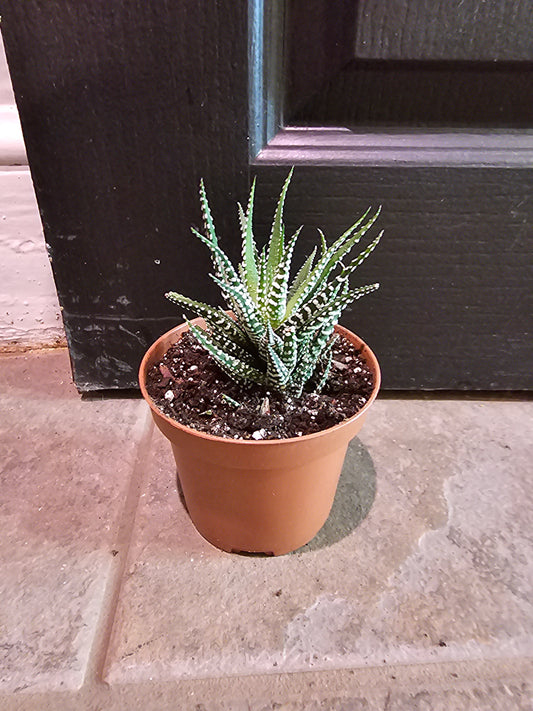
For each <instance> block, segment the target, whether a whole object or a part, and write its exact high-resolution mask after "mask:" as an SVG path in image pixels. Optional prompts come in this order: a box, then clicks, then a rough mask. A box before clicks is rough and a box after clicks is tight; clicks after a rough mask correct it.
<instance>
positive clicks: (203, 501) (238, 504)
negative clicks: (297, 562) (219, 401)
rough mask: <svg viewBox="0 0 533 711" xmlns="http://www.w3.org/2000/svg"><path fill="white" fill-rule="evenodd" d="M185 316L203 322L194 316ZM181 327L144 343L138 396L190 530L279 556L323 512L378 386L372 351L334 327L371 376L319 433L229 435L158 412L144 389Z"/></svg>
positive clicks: (233, 547)
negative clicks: (369, 385) (167, 446)
mask: <svg viewBox="0 0 533 711" xmlns="http://www.w3.org/2000/svg"><path fill="white" fill-rule="evenodd" d="M193 323H196V324H198V325H200V326H202V325H203V321H202V319H195V320H194V321H193ZM187 330H188V326H187V324H181V325H180V326H177V327H176V328H174V329H172V330H171V331H168V333H165V334H164V335H162V336H161V337H160V338H158V340H157V341H155V343H154V344H153V345H152V346H151V347H150V348H149V349H148V351H147V352H146V354H145V356H144V358H143V360H142V363H141V366H140V370H139V385H140V388H141V392H142V395H143V397H144V399H145V400H146V402H147V403H148V405H149V406H150V408H151V411H152V416H153V418H154V421H155V424H156V425H157V427H158V428H159V429H160V430H161V432H162V433H163V434H164V435H165V437H166V438H167V439H168V440H169V441H170V443H171V445H172V451H173V453H174V458H175V460H176V466H177V469H178V473H179V479H180V483H181V487H182V490H183V496H184V498H185V502H186V506H187V509H188V511H189V515H190V517H191V519H192V522H193V523H194V525H195V526H196V528H197V530H198V531H199V532H200V533H201V534H202V536H204V538H206V539H207V540H208V541H209V542H210V543H212V544H213V545H215V546H217V547H218V548H221V549H222V550H225V551H229V552H249V553H264V554H267V555H282V554H284V553H289V552H291V551H293V550H295V549H297V548H300V547H301V546H303V545H304V544H306V543H308V542H309V541H310V540H311V539H312V538H313V537H314V536H315V535H316V533H317V532H318V531H319V530H320V529H321V528H322V526H323V525H324V523H325V521H326V519H327V518H328V516H329V513H330V511H331V507H332V504H333V499H334V497H335V491H336V489H337V483H338V481H339V476H340V473H341V470H342V465H343V462H344V458H345V456H346V450H347V448H348V444H349V442H350V441H351V440H352V439H353V437H355V436H356V435H357V433H358V432H359V430H360V429H361V427H362V425H363V422H364V420H365V417H366V414H367V412H368V409H369V408H370V406H371V405H372V403H373V401H374V400H375V398H376V396H377V393H378V390H379V386H380V380H381V378H380V370H379V365H378V361H377V359H376V356H375V355H374V354H373V353H372V351H371V350H370V348H369V347H368V346H367V345H366V344H365V343H364V342H363V341H362V340H361V339H360V338H359V337H358V336H356V335H355V334H353V333H351V331H348V330H347V329H345V328H343V327H342V326H337V327H336V329H335V330H336V332H337V333H339V334H340V335H341V336H344V337H345V338H346V339H347V340H349V341H350V342H351V343H352V344H353V345H354V346H355V348H357V349H358V350H360V351H361V357H362V358H364V360H365V361H366V362H367V364H368V366H369V367H370V369H371V370H372V373H373V375H374V388H373V390H372V394H371V396H370V397H369V399H368V402H367V403H366V404H365V405H364V407H363V408H362V409H361V410H359V412H357V413H356V414H355V415H353V416H352V417H350V418H349V419H347V420H344V421H343V422H341V423H339V424H338V425H335V426H334V427H330V428H329V429H327V430H323V431H321V432H315V433H313V434H309V435H304V436H302V437H297V438H291V439H280V440H259V441H256V440H232V439H225V438H223V437H215V436H213V435H209V434H206V433H205V432H198V431H196V430H193V429H191V428H190V427H186V426H185V425H182V424H181V423H179V422H177V421H175V420H173V419H171V418H170V417H167V416H166V415H164V414H163V413H162V412H161V411H160V410H159V409H158V408H157V406H156V405H155V403H154V402H153V401H152V399H151V398H150V396H149V395H148V392H147V390H146V376H147V373H148V371H149V370H150V368H151V367H152V366H153V365H154V364H156V363H158V362H159V361H160V360H161V359H162V357H163V355H164V354H165V353H166V351H167V350H168V349H169V348H170V346H171V345H172V344H174V343H176V341H178V340H179V339H180V338H181V336H182V334H183V333H184V332H185V331H187Z"/></svg>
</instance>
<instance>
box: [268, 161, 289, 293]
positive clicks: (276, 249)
mask: <svg viewBox="0 0 533 711" xmlns="http://www.w3.org/2000/svg"><path fill="white" fill-rule="evenodd" d="M293 172H294V168H291V169H290V172H289V175H288V176H287V179H286V180H285V183H284V184H283V188H282V189H281V194H280V196H279V200H278V204H277V207H276V212H275V213H274V220H273V222H272V231H271V233H270V242H269V248H268V259H267V274H268V283H269V284H270V283H271V281H272V278H273V276H274V274H275V272H276V269H277V268H278V264H279V263H280V262H281V260H282V258H283V246H284V245H283V206H284V203H285V195H286V194H287V190H288V189H289V183H290V182H291V178H292V174H293Z"/></svg>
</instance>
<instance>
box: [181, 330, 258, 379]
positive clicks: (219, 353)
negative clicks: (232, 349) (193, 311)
mask: <svg viewBox="0 0 533 711" xmlns="http://www.w3.org/2000/svg"><path fill="white" fill-rule="evenodd" d="M187 323H188V324H189V329H190V330H191V333H192V334H193V335H194V337H195V338H196V340H197V341H198V342H199V343H200V344H201V345H202V346H203V347H204V348H205V349H206V351H207V352H208V353H209V354H210V355H211V356H212V357H213V358H214V359H215V361H216V362H217V363H218V365H219V366H220V367H221V368H222V370H223V371H224V372H225V373H226V374H227V375H229V377H230V378H233V379H234V380H244V381H245V382H246V381H252V382H254V383H258V384H259V385H263V384H264V383H265V374H264V373H262V372H261V371H260V370H257V368H254V367H253V366H251V365H249V364H247V363H244V362H243V361H242V360H240V359H239V358H236V357H235V356H233V355H231V354H229V353H226V352H225V351H224V350H223V349H222V348H220V347H219V346H218V345H217V344H216V343H215V342H214V341H213V339H212V338H211V337H210V336H209V334H207V333H206V332H205V331H204V330H203V329H201V328H198V326H195V325H193V324H192V323H190V322H187Z"/></svg>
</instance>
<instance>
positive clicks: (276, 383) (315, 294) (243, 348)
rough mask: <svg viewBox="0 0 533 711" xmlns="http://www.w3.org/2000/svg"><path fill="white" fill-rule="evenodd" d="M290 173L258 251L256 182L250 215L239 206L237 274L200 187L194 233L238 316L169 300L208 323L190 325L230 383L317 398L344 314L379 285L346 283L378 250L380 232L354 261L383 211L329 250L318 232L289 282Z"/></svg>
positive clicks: (291, 243) (182, 299) (175, 295)
mask: <svg viewBox="0 0 533 711" xmlns="http://www.w3.org/2000/svg"><path fill="white" fill-rule="evenodd" d="M292 172H293V171H292V170H291V172H290V173H289V175H288V177H287V179H286V181H285V183H284V185H283V188H282V190H281V194H280V197H279V201H278V203H277V207H276V211H275V214H274V220H273V222H272V229H271V233H270V239H269V241H268V244H266V245H265V246H264V247H263V248H262V249H261V250H259V249H258V247H257V245H256V241H255V238H254V234H253V228H252V218H253V208H254V193H255V180H254V182H253V184H252V187H251V190H250V197H249V200H248V204H247V208H246V211H245V210H244V209H243V207H242V205H241V204H240V203H238V210H239V222H240V228H241V233H242V261H241V263H240V264H238V266H237V268H235V267H234V266H233V264H232V263H231V261H230V259H229V258H228V257H227V255H226V254H225V252H224V251H223V250H222V248H221V247H220V244H219V240H218V237H217V234H216V231H215V226H214V223H213V218H212V216H211V211H210V208H209V204H208V201H207V196H206V192H205V187H204V184H203V181H200V203H201V208H202V216H203V222H204V228H205V233H204V234H202V233H201V232H199V231H198V230H196V229H195V228H192V232H193V234H194V235H195V236H196V237H197V238H198V239H199V240H201V241H202V242H203V243H204V244H205V245H206V246H207V247H208V248H209V250H210V252H211V258H212V262H213V266H214V273H213V274H211V275H210V276H211V278H212V279H213V281H214V282H215V284H217V285H218V287H219V288H220V291H221V293H222V296H223V298H224V301H225V302H226V304H227V306H228V308H229V309H230V310H231V312H232V313H233V317H232V316H231V315H229V314H227V313H226V312H225V311H224V310H223V309H222V308H220V307H213V306H210V305H209V304H205V303H202V302H199V301H194V300H193V299H190V298H189V297H187V296H184V295H183V294H178V293H176V292H174V291H171V292H169V293H167V294H165V296H166V297H167V298H168V299H170V301H172V302H174V303H176V304H179V305H181V306H184V307H186V308H188V309H190V310H191V311H192V312H194V313H196V314H197V315H198V316H201V317H203V319H204V320H205V323H206V328H205V330H204V329H202V328H199V327H198V326H196V325H194V324H192V323H190V322H189V321H188V323H189V328H190V330H191V332H192V334H193V335H194V337H195V338H196V339H197V341H198V342H199V343H200V344H201V345H202V346H203V347H204V348H205V349H206V350H207V351H208V352H209V353H210V355H211V356H212V358H214V360H215V361H216V362H217V363H218V365H219V366H220V368H222V370H223V371H224V372H226V373H227V374H228V375H229V376H230V377H231V378H232V379H233V380H236V381H241V382H245V383H257V384H259V385H264V386H267V387H269V388H272V389H274V390H277V391H281V392H283V393H287V394H289V395H293V396H299V395H301V394H302V391H303V389H304V387H306V389H310V390H312V391H315V392H319V391H320V390H321V389H322V388H323V386H324V384H325V383H326V380H327V378H328V374H329V370H330V367H331V359H332V347H333V344H334V342H335V339H336V335H335V334H334V328H335V325H336V324H337V323H338V320H339V317H340V315H341V313H342V312H343V310H344V309H345V308H346V307H347V306H348V305H349V304H351V303H352V302H354V301H356V300H357V299H360V298H361V297H362V296H365V295H366V294H369V293H370V292H372V291H375V290H376V289H377V288H378V287H379V284H369V285H367V286H360V287H357V288H355V289H352V288H351V287H350V284H349V277H350V275H351V274H352V272H354V270H355V269H356V268H357V267H358V266H359V265H360V264H361V262H363V261H364V260H365V259H366V258H367V257H368V255H369V254H370V253H371V252H372V251H373V250H374V248H375V247H376V246H377V244H378V242H379V240H380V238H381V235H382V232H380V233H379V234H378V236H377V237H376V238H375V239H374V240H373V241H372V242H371V243H370V244H369V245H368V246H367V247H366V248H365V249H364V250H363V251H362V252H361V253H360V254H358V256H356V257H355V258H352V259H351V261H348V258H349V256H350V253H351V252H352V250H353V248H354V246H355V245H356V244H358V242H359V241H360V240H361V239H362V238H363V236H364V235H365V234H366V233H367V232H368V230H369V229H370V228H371V227H372V225H373V224H374V222H375V221H376V219H377V217H378V215H379V212H380V208H378V209H377V210H376V211H375V212H373V213H372V214H371V209H370V208H369V209H368V210H367V211H366V212H365V214H364V215H363V216H362V217H360V218H359V219H358V220H357V221H356V222H355V223H354V224H353V225H352V226H351V227H350V228H349V229H347V230H346V232H344V234H342V235H341V236H340V237H339V238H338V239H337V240H336V241H335V242H334V243H333V244H332V245H330V246H329V247H328V245H327V243H326V239H325V237H324V235H323V233H322V231H320V230H319V234H320V241H321V245H320V249H317V247H318V246H317V247H315V249H314V250H313V252H312V253H311V254H310V255H309V257H308V258H307V259H306V260H305V262H304V263H303V265H302V266H301V268H300V269H299V270H298V271H297V273H296V275H295V276H294V277H293V278H292V280H291V261H292V254H293V251H294V247H295V244H296V240H297V239H298V235H299V234H300V231H301V229H302V228H301V227H300V228H299V229H298V230H296V232H295V233H294V234H293V235H292V236H291V237H289V238H287V236H286V234H285V227H284V224H283V206H284V203H285V196H286V194H287V189H288V187H289V183H290V180H291V177H292Z"/></svg>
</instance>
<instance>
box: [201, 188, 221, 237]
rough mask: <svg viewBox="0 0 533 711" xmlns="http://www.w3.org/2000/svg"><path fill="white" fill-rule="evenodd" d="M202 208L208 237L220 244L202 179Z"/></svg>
mask: <svg viewBox="0 0 533 711" xmlns="http://www.w3.org/2000/svg"><path fill="white" fill-rule="evenodd" d="M200 206H201V208H202V217H203V220H204V227H205V231H206V233H207V235H208V236H209V239H210V240H211V242H214V243H215V244H217V243H218V239H217V235H216V232H215V225H214V223H213V218H212V216H211V209H210V207H209V203H208V201H207V195H206V192H205V185H204V180H203V178H201V179H200Z"/></svg>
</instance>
